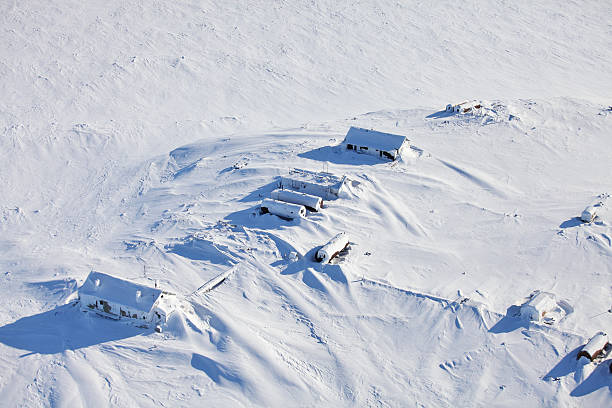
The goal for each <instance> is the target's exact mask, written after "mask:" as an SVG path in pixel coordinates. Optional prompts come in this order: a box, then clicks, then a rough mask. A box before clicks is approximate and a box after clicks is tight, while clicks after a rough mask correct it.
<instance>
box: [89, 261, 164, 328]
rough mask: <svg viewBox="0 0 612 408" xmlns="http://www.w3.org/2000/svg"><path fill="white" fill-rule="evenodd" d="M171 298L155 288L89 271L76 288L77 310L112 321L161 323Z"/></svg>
mask: <svg viewBox="0 0 612 408" xmlns="http://www.w3.org/2000/svg"><path fill="white" fill-rule="evenodd" d="M173 297H174V295H173V294H172V293H169V292H164V291H162V290H161V289H158V288H152V287H149V286H145V285H140V284H138V283H134V282H130V281H127V280H124V279H121V278H117V277H115V276H111V275H107V274H105V273H102V272H95V271H92V272H91V273H90V274H89V276H88V277H87V279H86V280H85V282H84V283H83V286H81V288H80V289H79V300H80V303H81V310H83V311H93V312H95V313H97V314H100V315H102V316H105V317H110V318H112V319H135V320H140V321H145V322H147V323H165V322H166V319H167V317H168V315H169V314H170V313H171V312H172V311H173V308H172V301H171V298H173Z"/></svg>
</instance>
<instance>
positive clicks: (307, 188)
mask: <svg viewBox="0 0 612 408" xmlns="http://www.w3.org/2000/svg"><path fill="white" fill-rule="evenodd" d="M279 187H280V188H287V189H290V190H295V191H300V192H302V193H306V194H311V195H316V196H319V197H321V198H323V199H325V200H331V199H334V198H338V189H337V188H332V187H330V186H324V185H321V184H316V183H310V182H307V181H302V180H294V179H292V178H289V177H281V179H280V182H279Z"/></svg>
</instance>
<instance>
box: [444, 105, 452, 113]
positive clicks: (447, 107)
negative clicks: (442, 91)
mask: <svg viewBox="0 0 612 408" xmlns="http://www.w3.org/2000/svg"><path fill="white" fill-rule="evenodd" d="M445 110H446V111H447V112H452V111H453V104H452V103H449V104H448V105H446V109H445Z"/></svg>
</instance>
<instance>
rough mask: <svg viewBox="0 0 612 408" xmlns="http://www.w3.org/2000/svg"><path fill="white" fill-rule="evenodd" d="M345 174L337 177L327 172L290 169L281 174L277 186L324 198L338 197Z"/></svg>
mask: <svg viewBox="0 0 612 408" xmlns="http://www.w3.org/2000/svg"><path fill="white" fill-rule="evenodd" d="M345 181H346V176H342V177H338V176H336V175H334V174H331V173H327V172H314V171H308V170H302V169H292V170H291V171H289V174H288V175H286V176H281V177H280V181H279V183H278V187H279V188H281V189H289V190H295V191H300V192H302V193H306V194H311V195H315V196H318V197H321V198H322V199H324V200H333V199H336V198H338V194H340V191H342V188H343V187H344V182H345Z"/></svg>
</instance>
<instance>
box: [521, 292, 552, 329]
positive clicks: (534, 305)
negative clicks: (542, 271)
mask: <svg viewBox="0 0 612 408" xmlns="http://www.w3.org/2000/svg"><path fill="white" fill-rule="evenodd" d="M556 308H557V302H556V301H555V296H554V295H553V294H552V293H547V292H537V293H536V294H535V295H533V296H532V297H531V299H529V301H527V302H526V303H525V304H523V305H522V306H521V316H523V317H525V318H527V319H529V320H531V321H535V322H539V321H540V320H541V319H542V318H544V316H546V315H547V314H548V315H551V314H552V312H553V311H554V310H555V309H556Z"/></svg>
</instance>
